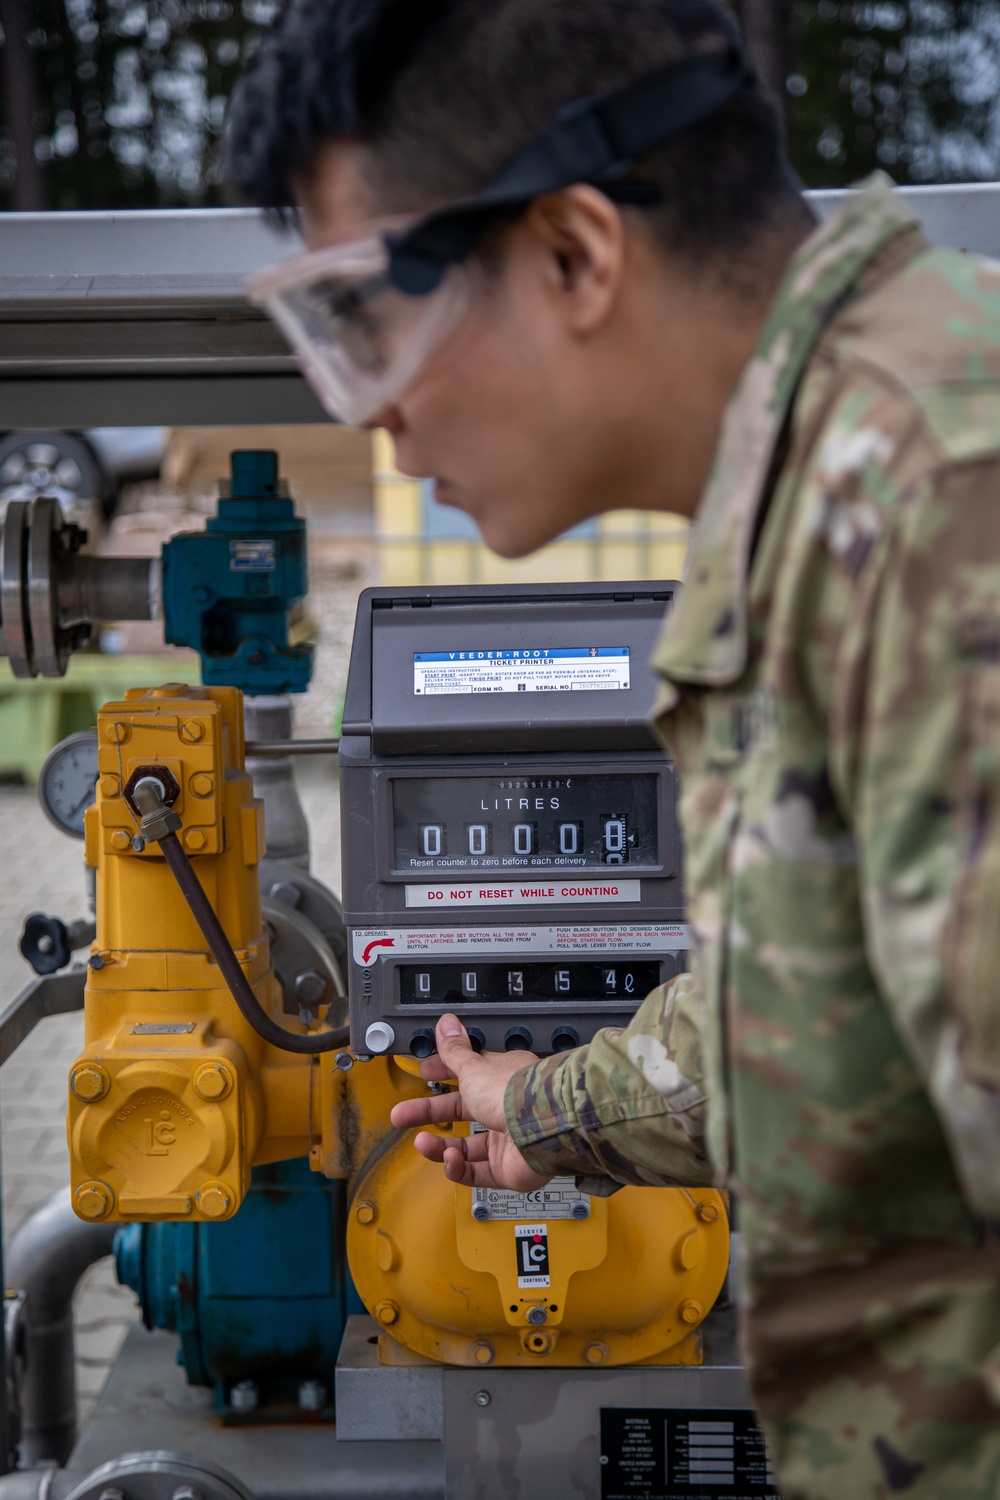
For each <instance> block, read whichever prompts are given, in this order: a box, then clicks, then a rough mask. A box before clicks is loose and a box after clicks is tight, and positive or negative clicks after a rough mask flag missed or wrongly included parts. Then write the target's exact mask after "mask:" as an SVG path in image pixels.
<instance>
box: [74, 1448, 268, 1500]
mask: <svg viewBox="0 0 1000 1500" xmlns="http://www.w3.org/2000/svg"><path fill="white" fill-rule="evenodd" d="M108 1489H118V1490H120V1491H121V1492H122V1494H123V1495H124V1496H125V1497H126V1500H174V1497H175V1496H176V1495H177V1493H178V1491H181V1492H182V1493H183V1492H185V1491H190V1492H193V1493H195V1494H197V1495H199V1496H201V1500H254V1497H253V1495H252V1493H251V1492H250V1490H248V1489H247V1487H246V1485H244V1484H243V1482H242V1480H239V1479H237V1478H236V1476H235V1474H230V1472H229V1471H228V1469H223V1468H220V1466H219V1465H218V1464H213V1463H211V1462H209V1460H208V1459H204V1458H194V1457H193V1456H192V1455H191V1454H188V1453H168V1452H154V1453H124V1454H122V1456H121V1457H120V1458H113V1459H112V1460H111V1461H110V1463H106V1464H102V1465H101V1467H100V1468H99V1469H95V1470H94V1472H93V1473H92V1474H89V1475H88V1476H87V1478H86V1479H84V1480H83V1482H82V1483H81V1484H78V1485H77V1487H76V1489H75V1490H74V1491H73V1493H72V1494H71V1495H69V1496H68V1497H67V1500H100V1497H101V1495H102V1494H103V1493H105V1492H106V1491H107V1490H108Z"/></svg>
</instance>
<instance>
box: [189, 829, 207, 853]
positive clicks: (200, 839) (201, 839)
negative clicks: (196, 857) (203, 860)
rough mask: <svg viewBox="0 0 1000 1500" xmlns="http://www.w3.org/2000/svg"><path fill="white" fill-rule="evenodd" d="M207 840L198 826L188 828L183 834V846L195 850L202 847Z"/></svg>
mask: <svg viewBox="0 0 1000 1500" xmlns="http://www.w3.org/2000/svg"><path fill="white" fill-rule="evenodd" d="M206 842H207V840H206V838H205V835H204V834H203V833H202V831H201V829H200V828H189V829H188V830H187V832H186V833H185V835H184V847H185V848H186V849H191V850H192V851H194V852H197V851H198V850H199V849H204V847H205V844H206Z"/></svg>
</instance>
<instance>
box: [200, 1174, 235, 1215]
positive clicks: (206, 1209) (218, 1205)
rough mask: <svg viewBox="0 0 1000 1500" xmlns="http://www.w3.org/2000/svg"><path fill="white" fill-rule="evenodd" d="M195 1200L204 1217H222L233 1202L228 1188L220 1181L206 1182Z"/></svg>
mask: <svg viewBox="0 0 1000 1500" xmlns="http://www.w3.org/2000/svg"><path fill="white" fill-rule="evenodd" d="M195 1202H196V1204H197V1205H198V1212H199V1213H200V1214H201V1215H202V1217H203V1218H206V1219H224V1218H225V1217H226V1215H227V1214H228V1212H229V1210H230V1208H231V1207H232V1204H233V1200H232V1196H231V1194H230V1192H229V1190H228V1188H227V1187H226V1186H225V1184H224V1183H221V1182H206V1184H205V1186H204V1187H203V1188H202V1189H201V1191H200V1192H199V1193H198V1196H197V1198H196V1199H195Z"/></svg>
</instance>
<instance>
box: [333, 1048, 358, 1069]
mask: <svg viewBox="0 0 1000 1500" xmlns="http://www.w3.org/2000/svg"><path fill="white" fill-rule="evenodd" d="M334 1067H337V1068H339V1069H340V1071H341V1072H342V1073H349V1072H350V1071H351V1069H352V1068H353V1067H354V1058H353V1057H352V1056H351V1054H350V1053H349V1052H338V1053H337V1056H336V1057H335V1058H334Z"/></svg>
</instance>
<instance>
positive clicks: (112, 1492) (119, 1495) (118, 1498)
mask: <svg viewBox="0 0 1000 1500" xmlns="http://www.w3.org/2000/svg"><path fill="white" fill-rule="evenodd" d="M98 1500H128V1496H127V1495H126V1493H125V1491H124V1490H120V1489H119V1488H118V1486H117V1485H116V1484H109V1485H108V1486H107V1487H106V1488H105V1489H103V1490H102V1491H101V1493H100V1495H99V1496H98Z"/></svg>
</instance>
